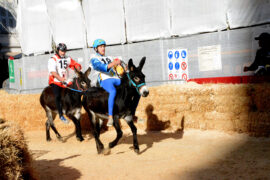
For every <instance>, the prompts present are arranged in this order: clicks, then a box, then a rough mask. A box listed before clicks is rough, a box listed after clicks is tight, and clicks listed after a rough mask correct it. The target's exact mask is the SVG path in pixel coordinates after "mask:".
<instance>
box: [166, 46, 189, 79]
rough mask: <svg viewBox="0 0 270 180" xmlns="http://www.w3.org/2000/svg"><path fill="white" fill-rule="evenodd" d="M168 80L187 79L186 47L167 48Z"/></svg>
mask: <svg viewBox="0 0 270 180" xmlns="http://www.w3.org/2000/svg"><path fill="white" fill-rule="evenodd" d="M167 68H168V75H167V77H168V80H180V79H183V80H185V81H187V80H188V53H187V49H183V48H177V49H168V50H167Z"/></svg>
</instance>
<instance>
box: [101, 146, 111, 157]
mask: <svg viewBox="0 0 270 180" xmlns="http://www.w3.org/2000/svg"><path fill="white" fill-rule="evenodd" d="M110 153H111V149H110V148H105V149H103V150H102V154H103V155H105V156H106V155H109V154H110Z"/></svg>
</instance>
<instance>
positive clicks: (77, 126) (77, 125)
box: [68, 115, 84, 141]
mask: <svg viewBox="0 0 270 180" xmlns="http://www.w3.org/2000/svg"><path fill="white" fill-rule="evenodd" d="M68 117H69V118H70V119H71V120H72V122H73V123H74V125H75V132H76V138H77V140H78V141H83V140H84V138H83V137H82V131H81V123H80V120H78V119H77V118H75V117H74V116H72V115H68Z"/></svg>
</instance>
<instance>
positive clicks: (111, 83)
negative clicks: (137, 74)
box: [100, 78, 121, 116]
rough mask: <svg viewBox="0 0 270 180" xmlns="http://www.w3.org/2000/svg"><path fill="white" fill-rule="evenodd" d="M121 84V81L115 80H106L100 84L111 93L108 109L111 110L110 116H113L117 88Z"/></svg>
mask: <svg viewBox="0 0 270 180" xmlns="http://www.w3.org/2000/svg"><path fill="white" fill-rule="evenodd" d="M120 84H121V80H120V79H115V78H110V79H105V80H104V81H101V83H100V85H101V87H102V88H103V89H105V90H106V91H107V92H108V93H109V99H108V108H109V115H111V116H112V115H113V106H114V99H115V96H116V88H115V86H119V85H120Z"/></svg>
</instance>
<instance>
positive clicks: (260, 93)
mask: <svg viewBox="0 0 270 180" xmlns="http://www.w3.org/2000/svg"><path fill="white" fill-rule="evenodd" d="M250 96H251V98H252V102H253V103H254V106H255V107H256V108H257V110H258V111H270V103H269V102H270V86H269V85H268V84H263V85H261V86H258V85H256V86H255V87H254V89H253V91H251V93H250Z"/></svg>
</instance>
